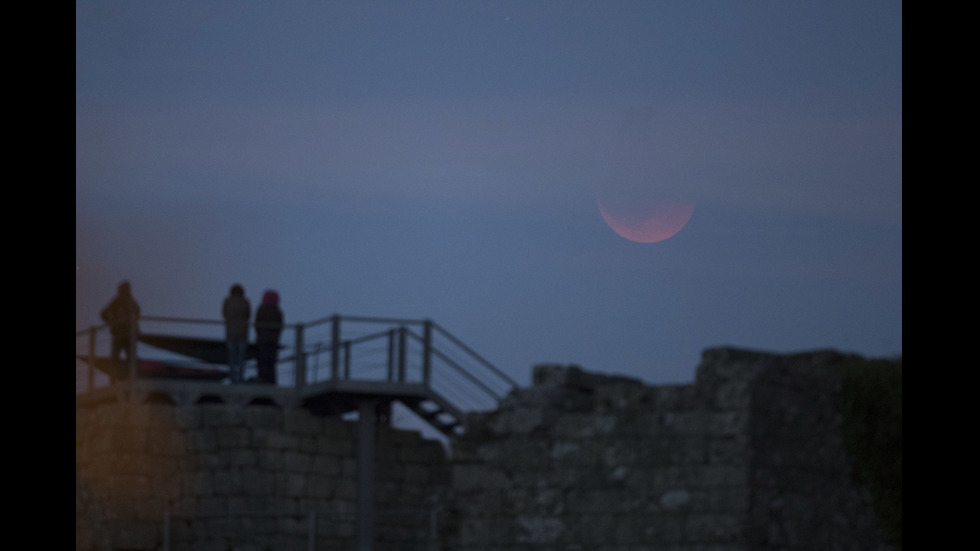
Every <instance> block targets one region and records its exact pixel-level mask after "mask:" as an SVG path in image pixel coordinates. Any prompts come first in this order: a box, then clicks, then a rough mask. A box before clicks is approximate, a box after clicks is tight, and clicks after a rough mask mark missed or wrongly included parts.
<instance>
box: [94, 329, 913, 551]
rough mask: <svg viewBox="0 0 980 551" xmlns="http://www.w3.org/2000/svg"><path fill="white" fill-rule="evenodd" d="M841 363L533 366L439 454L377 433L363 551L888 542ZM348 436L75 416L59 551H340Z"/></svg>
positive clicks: (108, 413) (347, 509) (274, 415)
mask: <svg viewBox="0 0 980 551" xmlns="http://www.w3.org/2000/svg"><path fill="white" fill-rule="evenodd" d="M850 358H852V357H850V356H847V355H844V354H840V353H837V352H833V351H821V352H813V353H804V354H791V355H779V354H769V353H763V352H754V351H746V350H739V349H733V348H714V349H709V350H706V351H705V352H704V354H703V358H702V362H701V364H700V366H699V367H698V371H697V376H696V381H695V382H694V383H693V384H688V385H670V386H649V385H646V384H643V383H642V382H640V381H638V380H634V379H630V378H625V377H617V376H608V375H601V374H597V373H590V372H587V371H584V370H582V369H580V368H578V367H576V366H559V365H539V366H537V367H535V368H534V372H533V385H532V386H531V387H528V388H521V389H519V390H517V391H515V392H513V393H512V394H511V395H510V396H508V397H507V398H506V399H505V400H504V401H503V402H502V403H501V404H500V407H499V408H497V409H496V410H494V411H490V412H482V413H477V414H471V415H470V416H469V417H468V418H467V422H466V431H465V433H464V434H463V435H461V436H459V437H456V438H454V439H453V440H452V441H451V442H450V443H449V446H448V449H446V448H443V447H442V446H441V445H440V444H439V443H437V442H434V441H431V440H425V439H423V438H421V436H420V435H419V434H418V433H416V432H411V431H401V430H396V429H392V428H387V427H382V430H379V431H378V436H377V438H378V453H377V468H376V475H375V476H376V479H377V480H376V483H375V485H374V487H375V494H376V495H375V502H376V504H377V515H376V516H377V518H376V534H375V538H374V545H373V548H374V549H378V550H382V551H383V550H389V549H392V550H394V549H398V550H413V549H418V550H432V551H435V550H443V549H446V550H460V551H477V550H487V551H489V550H500V551H504V550H506V551H523V550H539V549H543V550H556V551H557V550H581V551H586V550H596V551H640V550H669V551H708V550H710V551H756V550H760V551H761V550H774V549H781V550H791V551H795V550H800V551H804V550H807V551H808V550H821V551H824V550H841V551H844V550H847V551H849V550H854V551H858V550H860V551H867V550H882V551H884V550H886V549H895V548H896V546H895V545H888V544H886V543H885V542H886V541H888V538H887V537H886V536H885V534H884V533H883V531H882V529H881V524H880V522H879V520H878V518H877V517H876V514H875V509H874V506H873V504H872V500H871V497H870V496H869V494H868V492H867V490H866V489H865V488H864V487H863V486H862V485H861V484H859V483H858V482H857V481H856V477H855V467H854V459H853V457H851V456H850V455H849V454H848V452H847V451H845V447H844V445H843V442H842V437H841V413H840V412H841V408H840V403H839V402H840V394H841V378H840V376H839V374H838V373H837V372H836V371H835V370H834V369H833V367H834V366H836V365H839V364H841V363H842V362H844V361H846V360H848V359H850ZM352 427H353V423H351V422H347V421H343V420H340V419H336V418H318V417H314V416H312V415H310V414H309V413H308V412H306V411H305V410H302V409H295V410H287V411H282V410H279V409H277V408H273V407H269V406H241V405H223V404H222V405H219V404H199V405H192V406H173V405H169V404H124V403H109V404H104V405H101V406H98V407H95V408H83V409H78V408H77V409H76V429H75V480H76V492H75V503H76V505H75V519H76V549H78V550H86V551H87V550H124V549H125V550H136V549H146V550H151V549H152V550H156V549H190V550H198V549H200V550H212V549H213V550H219V549H220V550H226V549H241V550H246V549H247V550H256V551H258V550H263V551H265V550H277V551H278V550H290V549H297V550H299V549H304V550H308V549H354V548H355V545H356V543H355V539H356V538H355V536H356V534H355V531H356V527H355V525H356V519H355V518H354V512H355V511H356V510H357V509H356V505H355V501H356V491H355V482H354V481H355V472H354V471H355V470H356V469H355V467H356V458H355V451H356V448H357V446H356V443H355V442H354V440H355V439H356V434H357V431H356V430H354V428H352ZM899 453H900V450H899ZM897 548H900V541H899V544H898V545H897Z"/></svg>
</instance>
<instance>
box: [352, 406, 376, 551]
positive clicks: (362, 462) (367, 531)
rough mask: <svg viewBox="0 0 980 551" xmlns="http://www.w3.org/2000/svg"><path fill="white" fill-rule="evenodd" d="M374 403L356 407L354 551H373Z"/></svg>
mask: <svg viewBox="0 0 980 551" xmlns="http://www.w3.org/2000/svg"><path fill="white" fill-rule="evenodd" d="M377 406H378V402H377V400H368V399H365V400H362V401H361V402H359V403H358V404H357V412H358V421H357V549H358V551H371V549H373V548H374V453H375V431H376V429H377V422H378V419H377Z"/></svg>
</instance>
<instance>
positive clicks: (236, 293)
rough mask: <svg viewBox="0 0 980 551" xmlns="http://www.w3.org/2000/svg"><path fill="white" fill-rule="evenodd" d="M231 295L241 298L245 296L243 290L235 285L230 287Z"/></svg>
mask: <svg viewBox="0 0 980 551" xmlns="http://www.w3.org/2000/svg"><path fill="white" fill-rule="evenodd" d="M231 294H232V296H236V297H243V296H245V289H243V288H242V286H241V285H239V284H237V283H236V284H234V285H232V286H231Z"/></svg>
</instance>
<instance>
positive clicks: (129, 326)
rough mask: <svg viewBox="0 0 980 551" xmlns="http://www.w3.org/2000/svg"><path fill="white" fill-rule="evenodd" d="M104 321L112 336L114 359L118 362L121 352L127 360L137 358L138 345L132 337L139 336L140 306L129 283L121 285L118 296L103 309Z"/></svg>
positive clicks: (117, 292) (125, 282)
mask: <svg viewBox="0 0 980 551" xmlns="http://www.w3.org/2000/svg"><path fill="white" fill-rule="evenodd" d="M101 316H102V321H104V322H106V323H107V324H108V325H109V332H110V333H111V334H112V359H113V361H118V360H119V359H120V358H119V355H120V352H123V351H125V352H126V359H127V360H128V359H131V358H133V357H134V356H135V353H134V350H135V348H136V343H135V342H134V341H133V340H132V339H131V335H135V334H139V317H140V305H139V304H138V303H137V302H136V300H134V299H133V294H132V290H131V289H130V287H129V282H128V281H123V282H122V283H120V284H119V287H118V289H117V290H116V296H115V297H114V298H113V299H112V301H111V302H109V304H108V305H107V306H106V307H105V308H103V309H102V314H101Z"/></svg>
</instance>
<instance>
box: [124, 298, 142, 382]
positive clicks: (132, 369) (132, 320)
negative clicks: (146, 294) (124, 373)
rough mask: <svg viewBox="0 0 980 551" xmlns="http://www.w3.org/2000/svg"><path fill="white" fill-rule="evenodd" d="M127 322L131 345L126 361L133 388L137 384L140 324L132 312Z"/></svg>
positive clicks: (127, 350)
mask: <svg viewBox="0 0 980 551" xmlns="http://www.w3.org/2000/svg"><path fill="white" fill-rule="evenodd" d="M127 321H128V322H129V343H128V347H127V349H126V361H127V362H128V363H129V384H130V388H132V386H133V385H134V384H135V383H136V339H137V337H138V332H137V330H136V324H137V323H139V316H138V315H137V314H136V313H135V312H133V311H130V312H129V317H128V319H127Z"/></svg>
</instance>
